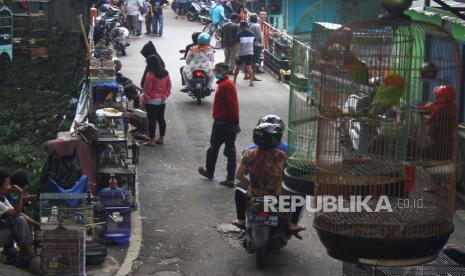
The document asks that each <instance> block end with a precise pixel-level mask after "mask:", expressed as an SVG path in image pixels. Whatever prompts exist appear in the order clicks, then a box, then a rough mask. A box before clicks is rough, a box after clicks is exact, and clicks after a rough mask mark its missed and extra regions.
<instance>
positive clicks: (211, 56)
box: [181, 33, 215, 92]
mask: <svg viewBox="0 0 465 276" xmlns="http://www.w3.org/2000/svg"><path fill="white" fill-rule="evenodd" d="M210 40H211V37H210V35H209V34H207V33H201V34H200V35H199V36H198V39H197V42H198V45H196V46H193V47H192V48H191V49H190V50H189V53H188V54H187V57H186V66H184V68H183V69H182V74H183V78H184V82H185V83H186V87H185V88H184V89H182V90H181V91H182V92H187V91H189V90H190V89H191V86H190V81H191V80H192V73H193V72H194V71H196V70H201V71H204V72H205V73H206V75H207V76H208V87H209V88H210V89H211V88H212V85H213V81H214V76H213V64H214V63H215V52H214V51H213V49H212V47H210Z"/></svg>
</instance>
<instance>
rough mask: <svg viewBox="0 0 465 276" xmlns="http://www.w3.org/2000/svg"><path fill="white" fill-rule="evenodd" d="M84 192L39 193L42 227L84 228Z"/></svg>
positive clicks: (85, 216) (85, 217) (85, 218)
mask: <svg viewBox="0 0 465 276" xmlns="http://www.w3.org/2000/svg"><path fill="white" fill-rule="evenodd" d="M85 204H86V203H85V194H83V193H42V194H40V222H41V228H42V229H55V228H57V227H59V226H63V227H66V228H69V229H71V228H73V229H74V228H78V229H80V228H84V227H85V225H86V221H87V214H86V205H85Z"/></svg>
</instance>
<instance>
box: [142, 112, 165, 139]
mask: <svg viewBox="0 0 465 276" xmlns="http://www.w3.org/2000/svg"><path fill="white" fill-rule="evenodd" d="M165 107H166V104H161V105H154V104H145V110H146V111H147V119H148V120H149V136H150V139H153V138H155V130H156V128H157V123H158V127H159V128H160V136H165V132H166V122H165Z"/></svg>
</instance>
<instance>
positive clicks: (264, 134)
mask: <svg viewBox="0 0 465 276" xmlns="http://www.w3.org/2000/svg"><path fill="white" fill-rule="evenodd" d="M273 138H274V139H273ZM253 142H254V143H255V144H256V145H257V146H258V147H259V148H262V149H266V150H268V149H272V148H276V147H277V146H278V145H279V143H281V135H280V131H279V126H278V125H277V124H272V123H262V124H259V125H257V126H256V127H255V128H254V130H253Z"/></svg>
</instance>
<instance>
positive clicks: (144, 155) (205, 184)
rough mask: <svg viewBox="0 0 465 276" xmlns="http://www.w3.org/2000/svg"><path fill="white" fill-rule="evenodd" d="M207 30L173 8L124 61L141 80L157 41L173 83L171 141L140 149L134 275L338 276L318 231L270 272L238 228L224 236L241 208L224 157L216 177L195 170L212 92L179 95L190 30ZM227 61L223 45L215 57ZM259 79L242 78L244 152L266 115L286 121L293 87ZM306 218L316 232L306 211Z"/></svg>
mask: <svg viewBox="0 0 465 276" xmlns="http://www.w3.org/2000/svg"><path fill="white" fill-rule="evenodd" d="M202 27H203V26H202V25H200V24H199V23H191V22H188V21H186V20H181V19H178V20H176V19H174V15H173V13H172V12H171V11H170V10H165V30H164V37H162V38H159V37H147V36H144V37H143V38H139V39H136V40H133V41H132V44H131V46H130V47H129V52H128V56H127V57H124V58H122V59H121V61H122V63H123V72H124V73H125V74H126V75H127V76H129V77H130V78H132V79H133V80H134V81H137V82H138V81H139V80H140V78H141V75H142V73H143V70H144V67H145V64H144V59H143V57H142V56H141V55H140V54H139V50H140V49H141V47H142V45H143V44H144V43H146V42H147V41H148V40H149V39H151V40H152V41H153V42H154V44H155V45H156V47H157V50H158V51H159V53H160V54H161V55H162V57H163V58H164V60H165V62H166V64H167V69H168V70H169V72H170V73H171V78H172V81H173V86H174V87H173V94H172V96H171V98H170V99H169V103H168V105H167V107H166V112H167V114H166V117H167V125H168V128H167V135H166V141H167V144H166V145H163V146H157V147H153V148H146V147H144V148H142V151H141V163H140V165H139V167H138V181H139V192H140V209H141V215H142V223H143V236H142V238H143V242H142V248H141V252H140V255H139V257H138V259H137V260H136V261H135V264H134V267H133V275H144V276H145V275H164V273H167V274H166V275H179V274H176V273H180V274H181V275H214V276H216V275H264V274H266V275H337V274H340V270H341V263H339V262H336V261H334V260H333V259H331V258H329V257H328V256H327V254H326V252H325V250H324V249H323V246H322V245H321V244H320V242H319V240H318V238H317V237H316V234H315V232H313V230H310V231H308V232H307V233H305V237H304V238H305V241H298V240H295V239H293V240H291V241H290V243H289V246H288V247H286V248H285V249H284V250H282V252H281V254H280V256H278V257H276V258H274V260H273V261H272V263H273V264H272V265H271V266H270V268H269V269H268V270H266V273H265V272H260V271H258V270H257V269H256V268H255V258H254V256H253V255H248V254H246V253H245V250H244V249H243V248H242V247H240V246H239V240H238V236H237V234H236V233H230V232H227V233H226V234H224V233H222V232H221V231H219V230H218V229H217V226H218V225H221V224H225V223H226V224H227V223H229V222H231V221H232V220H233V219H234V218H235V215H234V214H235V213H234V210H235V209H234V201H233V190H232V189H231V188H226V187H223V186H220V185H219V184H218V182H219V181H222V180H224V178H225V174H226V168H225V158H224V156H222V155H220V158H219V159H218V166H217V174H216V178H215V180H213V181H207V180H205V179H204V178H202V177H201V176H199V175H198V174H197V168H198V166H200V165H203V164H204V162H205V151H206V149H207V147H208V145H209V137H210V130H211V125H212V119H211V109H212V101H213V96H212V97H210V98H208V99H207V100H206V101H205V102H204V103H203V104H202V105H201V106H197V105H196V104H195V102H194V100H192V99H191V98H189V97H188V96H187V95H186V94H183V93H181V92H179V89H180V88H181V80H180V76H179V73H178V72H179V67H180V66H181V65H182V61H180V60H179V57H180V54H179V53H178V50H179V49H181V48H183V47H184V46H185V45H186V44H188V43H189V42H190V39H191V38H190V37H191V33H192V32H194V31H199V30H201V29H202ZM222 60H223V52H222V51H221V50H219V51H217V61H222ZM260 77H261V78H263V80H264V81H263V82H260V83H257V85H256V87H255V88H253V89H252V88H249V87H248V83H247V82H246V81H243V80H241V81H239V82H238V92H239V100H240V113H241V128H242V130H243V131H242V133H241V134H240V135H239V137H238V141H237V148H238V151H239V149H242V148H244V147H246V146H247V145H248V144H250V143H251V140H252V139H251V130H252V129H253V127H254V125H255V123H256V122H257V120H258V119H259V118H260V117H261V116H263V115H266V114H268V113H274V114H278V115H279V116H282V117H283V118H284V119H285V120H287V113H288V112H287V111H288V94H289V92H288V91H289V90H288V89H287V88H286V87H285V86H283V85H282V84H280V83H279V82H278V81H276V80H274V79H272V78H271V77H270V76H267V75H263V74H262V75H260ZM303 223H304V224H305V226H307V228H309V229H311V218H310V217H309V215H308V214H306V215H305V217H304V221H303ZM220 229H221V227H220ZM226 230H227V229H226ZM166 271H168V272H166ZM157 272H158V274H157ZM161 272H162V273H161ZM175 272H176V273H175ZM160 273H161V274H160Z"/></svg>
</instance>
